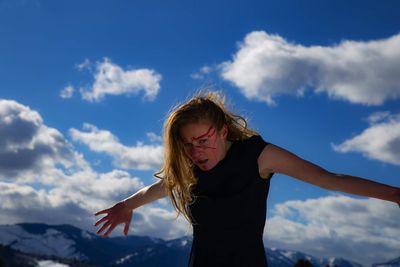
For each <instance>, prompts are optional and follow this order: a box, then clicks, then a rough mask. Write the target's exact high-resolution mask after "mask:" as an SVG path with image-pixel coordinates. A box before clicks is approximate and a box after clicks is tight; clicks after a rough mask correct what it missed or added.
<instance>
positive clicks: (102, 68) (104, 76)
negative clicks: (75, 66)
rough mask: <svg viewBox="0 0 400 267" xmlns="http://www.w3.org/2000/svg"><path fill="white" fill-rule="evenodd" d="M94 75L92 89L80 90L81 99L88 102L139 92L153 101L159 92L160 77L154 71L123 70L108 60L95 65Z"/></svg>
mask: <svg viewBox="0 0 400 267" xmlns="http://www.w3.org/2000/svg"><path fill="white" fill-rule="evenodd" d="M83 64H84V63H83ZM94 75H95V76H94V79H95V81H94V83H93V85H92V87H91V88H89V89H85V88H82V89H81V94H82V98H83V99H85V100H87V101H90V102H98V101H101V100H102V99H103V98H104V97H105V96H106V95H122V94H126V95H132V94H138V93H139V92H141V91H143V93H144V96H145V98H147V99H149V100H153V99H154V98H155V97H156V96H157V94H158V91H159V90H160V81H161V75H160V74H159V73H157V72H156V71H154V70H152V69H133V70H123V69H122V68H121V67H120V66H118V65H116V64H114V63H112V62H111V61H110V60H109V59H108V58H105V59H104V61H103V62H98V63H97V66H96V72H95V74H94Z"/></svg>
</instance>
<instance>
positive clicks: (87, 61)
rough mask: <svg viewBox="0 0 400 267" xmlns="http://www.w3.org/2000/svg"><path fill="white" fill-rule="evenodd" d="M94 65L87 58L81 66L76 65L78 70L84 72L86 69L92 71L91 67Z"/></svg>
mask: <svg viewBox="0 0 400 267" xmlns="http://www.w3.org/2000/svg"><path fill="white" fill-rule="evenodd" d="M91 65H92V63H91V62H90V60H89V59H87V58H85V61H83V62H82V63H80V64H76V65H75V67H76V69H77V70H79V71H82V70H85V69H89V70H90V66H91Z"/></svg>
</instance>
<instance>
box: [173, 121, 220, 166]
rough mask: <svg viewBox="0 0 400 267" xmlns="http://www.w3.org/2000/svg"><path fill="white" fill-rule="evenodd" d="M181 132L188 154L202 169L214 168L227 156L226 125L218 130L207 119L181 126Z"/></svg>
mask: <svg viewBox="0 0 400 267" xmlns="http://www.w3.org/2000/svg"><path fill="white" fill-rule="evenodd" d="M180 133H181V137H182V142H183V147H184V150H185V154H186V156H187V157H188V158H189V159H190V160H191V161H192V162H193V164H195V165H197V166H198V167H199V168H200V169H201V170H203V171H207V170H210V169H212V168H213V167H215V165H217V163H218V162H219V161H220V160H222V159H223V158H224V157H225V154H226V151H227V142H226V136H227V133H228V131H227V127H226V126H224V127H223V128H222V129H221V131H218V130H217V129H216V128H215V127H214V126H213V125H212V124H211V123H209V122H206V121H203V122H197V123H189V124H186V125H185V126H183V127H182V128H181V131H180Z"/></svg>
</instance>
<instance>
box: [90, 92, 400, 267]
mask: <svg viewBox="0 0 400 267" xmlns="http://www.w3.org/2000/svg"><path fill="white" fill-rule="evenodd" d="M164 146H165V147H164V148H165V155H164V163H163V166H162V168H161V170H160V171H159V172H158V173H156V174H155V176H156V177H158V178H160V180H159V181H157V182H156V183H154V184H152V185H150V186H147V187H145V188H143V189H141V190H140V191H138V192H137V193H135V194H134V195H132V196H130V197H129V198H127V199H125V200H122V201H121V202H119V203H117V204H115V205H114V206H113V207H111V208H108V209H105V210H102V211H99V212H97V213H96V214H95V215H96V216H97V215H99V214H106V216H105V217H103V218H101V219H100V220H98V221H97V222H96V224H95V226H98V225H100V224H102V223H103V225H102V226H101V228H100V229H99V230H98V232H97V233H98V234H101V233H103V236H108V235H109V234H110V232H111V231H112V230H113V229H114V228H115V227H116V226H117V225H118V224H121V223H122V224H125V228H124V233H125V234H127V233H128V229H129V225H130V222H131V218H132V211H133V210H134V209H136V208H137V207H140V206H141V205H144V204H146V203H149V202H152V201H154V200H157V199H160V198H163V197H166V196H169V198H170V199H171V202H172V204H173V205H174V207H175V208H176V210H177V211H178V214H183V215H184V216H185V217H186V218H187V220H188V221H189V222H190V223H191V224H192V226H193V244H192V250H191V254H190V259H189V266H193V267H195V266H196V267H212V266H218V267H224V266H229V267H232V266H252V267H262V266H267V262H266V257H265V253H264V245H263V240H262V236H263V231H264V225H265V219H266V200H267V196H268V190H269V183H270V179H271V177H272V175H273V174H274V173H282V174H286V175H289V176H292V177H294V178H297V179H300V180H302V181H305V182H308V183H311V184H314V185H317V186H320V187H322V188H326V189H329V190H335V191H342V192H347V193H351V194H356V195H361V196H368V197H373V198H379V199H383V200H388V201H392V202H395V203H397V204H399V203H400V188H396V187H391V186H388V185H384V184H380V183H377V182H373V181H370V180H366V179H363V178H360V177H354V176H350V175H339V174H335V173H331V172H328V171H326V170H324V169H323V168H321V167H319V166H317V165H315V164H312V163H310V162H308V161H306V160H303V159H301V158H299V157H297V156H296V155H294V154H292V153H290V152H288V151H286V150H284V149H282V148H280V147H278V146H275V145H273V144H268V143H266V142H265V141H264V140H263V139H262V138H261V137H260V136H259V135H258V134H257V133H256V132H255V131H252V130H250V129H248V128H247V127H246V121H245V120H244V119H243V118H242V117H240V116H237V115H234V114H232V113H231V112H229V111H228V110H227V109H226V108H225V106H224V103H223V100H222V98H221V97H220V96H219V95H218V94H217V93H213V92H210V93H208V94H207V95H204V96H196V97H194V98H192V99H191V100H189V101H188V102H186V103H184V104H183V105H181V106H179V107H177V108H176V109H175V110H174V111H172V112H171V114H170V115H169V117H168V118H167V120H166V122H165V125H164ZM399 205H400V204H399Z"/></svg>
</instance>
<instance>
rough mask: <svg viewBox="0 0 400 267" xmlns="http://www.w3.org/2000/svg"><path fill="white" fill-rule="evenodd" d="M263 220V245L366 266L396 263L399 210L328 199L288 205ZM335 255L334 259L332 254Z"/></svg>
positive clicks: (376, 202) (367, 202) (371, 201)
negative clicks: (339, 258)
mask: <svg viewBox="0 0 400 267" xmlns="http://www.w3.org/2000/svg"><path fill="white" fill-rule="evenodd" d="M272 213H273V215H272V216H271V218H269V219H268V220H267V224H266V231H265V239H266V241H265V244H266V245H267V246H276V247H279V248H288V249H294V250H299V251H303V252H306V253H309V254H311V255H315V256H320V257H331V256H335V257H343V258H347V259H352V260H354V261H357V262H360V263H362V264H365V265H371V264H372V263H377V262H385V261H387V260H389V259H393V258H396V257H398V256H399V255H398V252H399V251H398V248H399V247H400V229H399V224H398V222H399V221H400V214H399V212H398V206H397V205H396V204H393V203H389V202H385V201H381V200H377V199H356V198H350V197H346V196H328V197H322V198H319V199H308V200H305V201H287V202H284V203H281V204H278V205H276V206H275V208H274V210H273V212H272ZM332 253H334V255H333V254H332Z"/></svg>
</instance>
